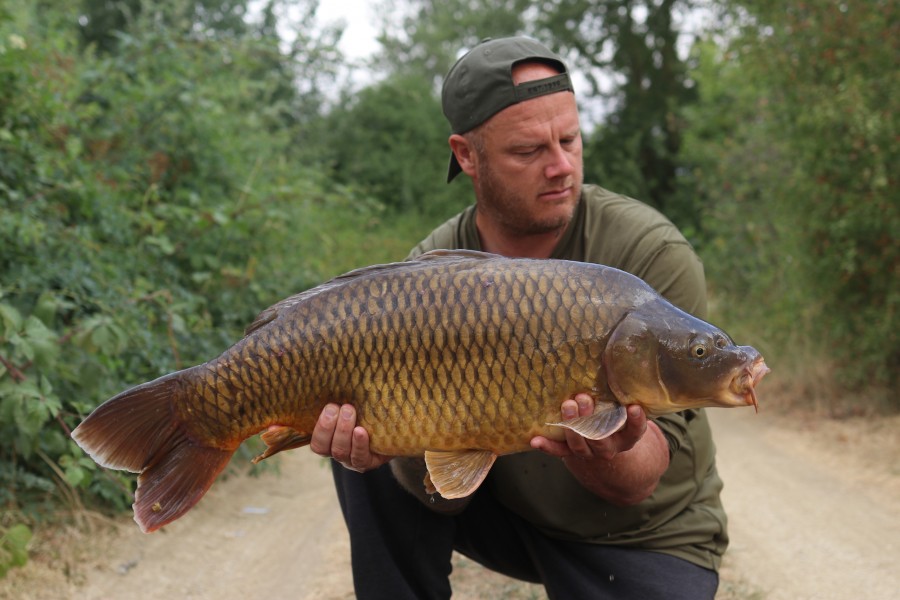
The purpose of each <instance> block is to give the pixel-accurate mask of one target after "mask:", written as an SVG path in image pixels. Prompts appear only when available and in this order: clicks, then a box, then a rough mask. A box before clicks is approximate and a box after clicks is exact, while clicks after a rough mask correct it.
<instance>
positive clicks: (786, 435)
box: [709, 410, 900, 600]
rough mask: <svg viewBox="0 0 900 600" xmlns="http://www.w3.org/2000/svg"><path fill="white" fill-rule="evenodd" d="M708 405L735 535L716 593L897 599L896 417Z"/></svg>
mask: <svg viewBox="0 0 900 600" xmlns="http://www.w3.org/2000/svg"><path fill="white" fill-rule="evenodd" d="M709 412H710V414H711V415H712V416H711V419H712V423H713V427H714V431H715V432H716V445H717V447H718V450H719V457H720V458H719V470H720V473H721V475H722V479H723V480H724V481H725V490H724V492H723V501H724V502H725V508H726V510H727V511H728V515H729V530H730V534H731V539H732V543H731V547H730V548H729V550H728V552H727V553H726V555H725V565H726V568H725V570H724V572H723V578H724V580H725V585H723V589H722V594H720V595H722V596H724V595H725V594H727V593H729V592H731V593H733V594H734V595H733V596H732V597H736V598H744V597H746V598H765V599H767V600H780V599H784V600H806V599H809V600H830V599H833V600H849V599H854V600H857V599H858V600H863V599H872V600H882V599H883V600H892V599H893V600H896V599H897V598H900V485H898V484H900V443H898V439H900V432H898V427H900V420H897V419H896V418H894V419H891V420H889V421H888V422H884V423H875V424H874V427H873V424H871V423H867V422H865V421H856V422H848V423H836V422H830V421H818V422H816V421H813V422H809V421H799V420H796V421H794V422H793V423H792V424H791V423H782V424H781V425H780V426H777V427H776V426H773V425H774V424H773V423H772V422H771V421H772V419H771V418H770V417H761V418H747V415H744V414H738V412H737V411H715V410H711V411H709ZM790 420H791V419H788V418H785V419H784V421H790ZM790 425H793V427H790ZM878 440H881V442H880V443H879V441H878Z"/></svg>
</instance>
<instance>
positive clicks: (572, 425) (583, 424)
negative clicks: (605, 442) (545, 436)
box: [547, 402, 628, 440]
mask: <svg viewBox="0 0 900 600" xmlns="http://www.w3.org/2000/svg"><path fill="white" fill-rule="evenodd" d="M627 418H628V413H627V411H626V409H625V407H624V406H622V405H621V404H618V403H616V402H602V403H601V402H598V403H597V404H595V405H594V412H593V413H592V414H590V415H588V416H586V417H576V418H574V419H569V420H568V421H560V422H558V423H547V425H550V426H552V427H565V428H566V429H571V430H572V431H574V432H575V433H577V434H579V435H581V436H583V437H586V438H587V439H589V440H602V439H604V438H607V437H609V436H611V435H612V434H614V433H615V432H617V431H618V430H619V429H621V428H622V426H623V425H624V424H625V420H626V419H627Z"/></svg>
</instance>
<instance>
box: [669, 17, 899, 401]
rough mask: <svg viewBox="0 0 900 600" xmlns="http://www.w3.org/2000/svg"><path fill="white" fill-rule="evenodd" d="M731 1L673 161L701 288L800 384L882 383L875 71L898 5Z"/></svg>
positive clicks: (887, 257)
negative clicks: (734, 30)
mask: <svg viewBox="0 0 900 600" xmlns="http://www.w3.org/2000/svg"><path fill="white" fill-rule="evenodd" d="M742 7H743V9H746V10H747V11H749V13H747V12H745V11H743V10H742V11H737V12H736V13H732V14H737V17H736V18H735V19H734V20H733V21H731V23H732V24H733V25H734V26H735V27H741V34H740V35H739V36H737V37H736V38H735V39H734V40H733V42H732V43H731V44H730V45H729V46H728V47H727V50H726V51H725V52H722V51H721V50H720V49H719V48H717V47H716V46H715V45H713V44H711V43H706V44H704V45H702V46H698V54H697V56H698V58H699V62H700V67H699V70H698V73H697V76H698V78H699V80H700V90H701V94H702V96H703V98H702V100H701V103H700V105H699V106H698V107H697V110H696V112H693V113H692V114H691V118H690V121H691V126H690V130H691V140H690V142H689V146H690V149H689V151H688V152H687V153H686V160H688V161H693V164H692V166H691V167H692V168H691V171H690V172H691V177H694V178H695V183H696V184H697V185H698V189H699V190H700V191H701V192H702V193H703V196H704V197H705V201H706V221H705V230H706V231H707V232H708V236H709V238H708V244H707V245H706V246H705V247H704V253H705V255H706V256H707V261H706V264H707V266H708V269H710V271H711V272H712V277H710V279H711V280H712V281H714V282H715V283H716V285H717V287H718V288H719V290H720V291H721V292H723V297H724V298H728V299H731V298H737V299H741V301H739V302H736V303H735V304H734V309H735V310H736V311H741V312H743V313H744V314H743V317H744V318H746V319H752V320H753V321H754V322H756V323H759V324H761V325H760V326H758V327H761V333H764V334H765V336H766V337H767V338H768V339H769V341H770V343H771V344H772V345H773V347H774V349H776V351H779V354H781V355H783V356H784V357H785V358H786V359H788V358H789V357H794V360H793V361H790V362H793V363H795V368H796V372H797V374H798V376H802V372H803V371H804V369H808V368H810V367H811V366H812V363H813V362H818V363H821V362H823V361H825V362H826V364H828V365H829V369H833V371H834V373H836V374H837V375H838V377H839V378H840V379H841V380H842V381H843V382H844V384H845V385H847V386H850V387H854V388H860V387H861V388H868V389H872V388H875V389H878V388H881V389H885V390H886V389H892V388H893V387H894V386H895V385H896V384H897V382H898V380H897V377H898V373H900V337H898V335H897V331H896V330H897V327H896V314H897V308H898V301H900V284H898V281H900V278H898V274H900V270H898V269H900V242H898V240H900V206H898V203H897V197H898V192H897V179H896V173H895V172H894V171H896V169H892V167H891V166H892V165H896V164H898V159H900V143H898V139H900V138H898V136H897V125H898V116H897V110H896V102H895V101H894V100H893V99H894V98H896V97H897V94H898V92H900V89H898V83H897V79H896V78H895V77H886V76H885V75H884V74H885V73H886V72H890V71H892V70H894V69H895V68H896V56H897V45H896V41H895V40H896V35H895V34H896V23H897V22H898V14H897V7H896V6H894V5H893V4H891V3H878V2H875V3H863V4H839V3H832V2H808V3H789V4H788V5H784V4H783V3H774V2H747V3H743V4H742ZM688 164H690V163H688ZM812 357H814V360H812ZM804 361H805V364H804Z"/></svg>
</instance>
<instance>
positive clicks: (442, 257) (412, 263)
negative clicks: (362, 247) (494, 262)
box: [244, 250, 499, 336]
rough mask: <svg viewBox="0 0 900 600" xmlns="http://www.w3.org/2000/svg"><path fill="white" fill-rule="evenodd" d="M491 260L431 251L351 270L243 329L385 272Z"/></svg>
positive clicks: (476, 254)
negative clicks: (405, 258) (352, 283)
mask: <svg viewBox="0 0 900 600" xmlns="http://www.w3.org/2000/svg"><path fill="white" fill-rule="evenodd" d="M488 258H499V256H498V255H496V254H488V253H487V252H478V251H476V250H432V251H431V252H426V253H425V254H422V255H420V256H418V257H416V258H414V259H412V260H408V261H403V262H393V263H386V264H381V265H371V266H368V267H361V268H359V269H354V270H352V271H348V272H346V273H344V274H343V275H338V276H337V277H335V278H334V279H331V280H330V281H326V282H325V283H322V284H321V285H317V286H316V287H314V288H310V289H308V290H306V291H303V292H300V293H299V294H294V295H293V296H290V297H288V298H285V299H284V300H281V301H280V302H277V303H275V304H273V305H272V306H270V307H269V308H267V309H265V310H264V311H262V312H261V313H259V315H258V316H257V317H256V319H254V320H253V323H251V324H250V325H249V326H248V327H247V329H245V330H244V335H245V336H247V335H250V334H251V333H253V332H254V331H256V330H258V329H261V328H263V327H265V326H266V325H268V324H269V323H271V322H272V321H274V320H275V319H277V318H278V316H279V315H281V313H283V312H284V311H285V310H288V309H290V308H291V307H292V306H294V305H296V304H299V303H300V302H303V301H304V300H307V299H309V298H312V297H313V296H315V295H317V294H321V293H322V292H325V291H327V290H330V289H333V288H335V287H338V286H341V285H344V284H346V283H347V282H349V281H353V280H355V279H359V278H361V277H368V276H370V275H374V274H377V273H381V272H384V271H396V270H402V269H416V268H418V267H420V266H421V265H422V263H432V262H435V261H446V262H448V263H456V262H462V261H469V260H483V259H488Z"/></svg>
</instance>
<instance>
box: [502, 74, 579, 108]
mask: <svg viewBox="0 0 900 600" xmlns="http://www.w3.org/2000/svg"><path fill="white" fill-rule="evenodd" d="M514 89H515V94H516V102H522V101H523V100H528V99H530V98H537V97H538V96H544V95H546V94H555V93H556V92H564V91H566V90H569V91H570V92H574V91H575V90H574V88H573V87H572V80H571V79H569V74H568V73H560V74H559V75H554V76H553V77H547V78H545V79H535V80H532V81H525V82H523V83H520V84H519V85H517V86H516V87H515V88H514Z"/></svg>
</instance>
